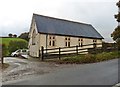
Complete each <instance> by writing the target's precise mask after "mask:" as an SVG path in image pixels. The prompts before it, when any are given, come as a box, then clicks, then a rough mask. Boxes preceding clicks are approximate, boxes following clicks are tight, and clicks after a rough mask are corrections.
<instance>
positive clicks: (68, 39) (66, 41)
mask: <svg viewBox="0 0 120 87" xmlns="http://www.w3.org/2000/svg"><path fill="white" fill-rule="evenodd" d="M65 46H66V47H70V37H65Z"/></svg>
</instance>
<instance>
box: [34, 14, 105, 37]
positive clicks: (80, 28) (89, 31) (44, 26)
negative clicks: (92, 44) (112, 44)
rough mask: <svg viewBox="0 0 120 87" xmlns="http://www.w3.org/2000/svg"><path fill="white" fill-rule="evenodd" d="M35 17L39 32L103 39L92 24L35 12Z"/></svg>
mask: <svg viewBox="0 0 120 87" xmlns="http://www.w3.org/2000/svg"><path fill="white" fill-rule="evenodd" d="M33 18H35V22H36V26H37V29H38V32H39V33H48V34H58V35H70V36H78V37H87V38H99V39H103V37H102V36H101V35H100V34H99V33H98V32H97V31H96V30H95V28H94V27H93V26H92V25H90V24H84V23H78V22H73V21H68V20H63V19H57V18H52V17H47V16H42V15H38V14H33Z"/></svg>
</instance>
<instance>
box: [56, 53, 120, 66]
mask: <svg viewBox="0 0 120 87" xmlns="http://www.w3.org/2000/svg"><path fill="white" fill-rule="evenodd" d="M119 57H120V52H117V51H116V52H103V53H99V54H86V55H78V56H71V57H65V58H63V59H61V60H60V61H57V63H60V64H62V63H65V64H67V63H76V64H82V63H95V62H100V61H106V60H110V59H115V58H119Z"/></svg>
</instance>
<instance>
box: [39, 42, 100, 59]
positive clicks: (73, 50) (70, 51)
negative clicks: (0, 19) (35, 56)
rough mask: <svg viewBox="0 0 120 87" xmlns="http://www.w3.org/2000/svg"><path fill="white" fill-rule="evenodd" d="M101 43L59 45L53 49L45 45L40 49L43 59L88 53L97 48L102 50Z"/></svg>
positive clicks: (94, 51)
mask: <svg viewBox="0 0 120 87" xmlns="http://www.w3.org/2000/svg"><path fill="white" fill-rule="evenodd" d="M101 45H102V44H101V43H100V44H87V45H83V46H82V47H80V46H71V47H59V48H53V49H44V47H41V50H40V55H39V56H40V58H41V60H42V61H43V60H44V59H53V58H58V59H61V58H62V57H64V56H70V55H78V54H87V53H89V52H91V51H92V52H91V53H96V52H97V51H96V50H100V52H102V51H101V49H102V48H101Z"/></svg>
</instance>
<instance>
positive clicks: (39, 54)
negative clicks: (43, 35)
mask: <svg viewBox="0 0 120 87" xmlns="http://www.w3.org/2000/svg"><path fill="white" fill-rule="evenodd" d="M40 56H41V55H40V50H39V58H40Z"/></svg>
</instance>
